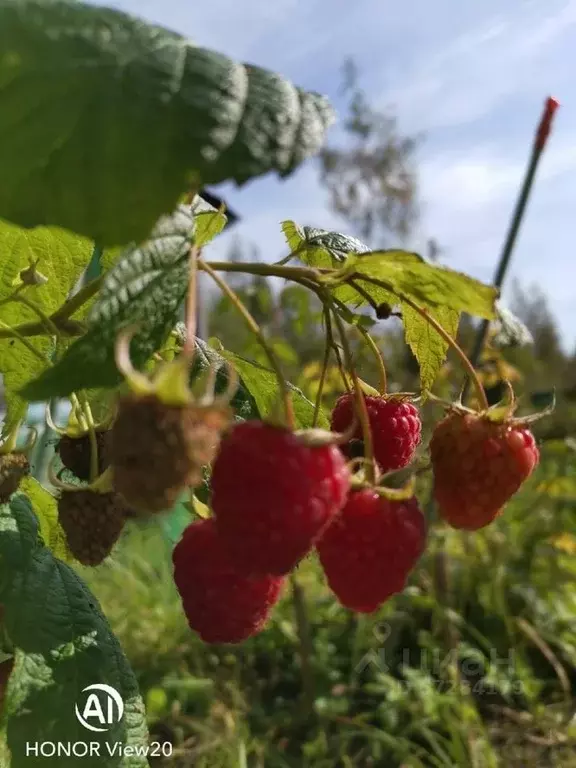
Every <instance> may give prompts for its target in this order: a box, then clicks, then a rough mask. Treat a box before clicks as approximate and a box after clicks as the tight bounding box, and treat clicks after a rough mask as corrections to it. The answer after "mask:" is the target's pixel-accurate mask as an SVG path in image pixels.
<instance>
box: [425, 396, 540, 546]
mask: <svg viewBox="0 0 576 768" xmlns="http://www.w3.org/2000/svg"><path fill="white" fill-rule="evenodd" d="M430 457H431V460H432V468H433V471H434V497H435V499H436V501H437V503H438V507H439V513H440V516H441V517H442V519H444V520H445V521H446V522H447V523H449V524H450V525H451V526H452V527H453V528H463V529H466V530H470V531H474V530H478V529H479V528H483V527H484V526H486V525H488V523H491V522H492V520H494V518H495V517H497V516H498V514H499V513H500V512H501V511H502V507H503V506H504V504H505V503H506V502H507V501H508V499H509V498H510V497H511V496H513V495H514V494H515V493H516V491H517V490H518V489H519V488H520V486H521V485H522V483H523V482H524V481H525V480H526V478H527V477H529V475H530V474H531V473H532V470H533V469H534V467H535V466H536V465H537V464H538V461H539V458H540V454H539V451H538V447H537V446H536V442H535V440H534V436H533V435H532V432H530V430H529V429H527V428H526V427H525V426H522V424H521V423H520V424H514V423H511V422H500V423H496V422H493V421H490V420H489V419H487V418H483V417H481V416H478V415H476V414H462V413H459V412H457V411H453V412H451V413H450V414H448V416H446V417H445V418H444V419H443V420H442V421H441V422H440V423H439V424H438V425H437V426H436V429H435V430H434V434H433V436H432V440H431V441H430Z"/></svg>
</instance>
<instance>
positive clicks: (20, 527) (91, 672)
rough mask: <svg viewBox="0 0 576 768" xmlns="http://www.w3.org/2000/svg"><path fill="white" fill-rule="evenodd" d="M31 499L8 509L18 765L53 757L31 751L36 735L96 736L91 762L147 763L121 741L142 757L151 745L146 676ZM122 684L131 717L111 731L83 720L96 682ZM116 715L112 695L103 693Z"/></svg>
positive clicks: (6, 586)
mask: <svg viewBox="0 0 576 768" xmlns="http://www.w3.org/2000/svg"><path fill="white" fill-rule="evenodd" d="M38 533H39V531H38V524H37V521H36V518H35V516H34V513H33V510H32V506H31V504H30V501H29V500H28V499H27V498H26V496H24V495H23V494H20V493H18V494H15V495H14V496H13V497H12V499H11V502H10V504H5V505H3V506H1V507H0V576H1V578H0V584H1V588H0V600H1V602H2V604H3V606H4V621H5V624H6V628H7V631H8V632H9V635H10V638H11V640H12V642H13V643H14V646H15V649H16V664H15V667H14V671H13V673H12V675H11V678H10V682H9V685H8V691H7V696H6V704H5V706H6V711H7V714H8V725H7V740H8V746H9V747H10V750H11V755H12V759H11V766H12V768H28V767H29V766H30V767H32V768H33V767H34V766H38V767H39V766H41V765H44V764H45V763H46V758H45V757H42V756H41V755H40V754H39V755H37V756H36V755H34V754H33V753H30V752H29V750H28V751H27V750H26V744H27V743H29V742H30V741H31V740H32V741H34V742H40V743H41V742H64V743H68V742H71V743H74V742H86V741H89V742H93V743H94V744H96V745H97V748H96V749H95V750H93V751H92V752H91V753H89V754H88V755H87V756H86V757H83V758H82V761H81V762H82V764H83V765H85V766H87V768H96V766H105V767H106V768H144V767H145V766H147V765H148V761H147V759H146V758H145V757H144V756H140V757H138V756H131V757H127V756H124V755H123V753H122V752H121V751H119V750H118V749H116V750H114V746H115V745H116V744H117V742H122V744H123V745H124V746H127V745H128V746H131V747H132V750H133V751H136V750H142V751H140V755H142V753H143V750H144V749H145V747H146V745H147V743H148V736H147V729H146V717H145V711H144V704H143V701H142V699H141V697H140V694H139V692H138V686H137V683H136V679H135V677H134V675H133V673H132V670H131V669H130V666H129V664H128V662H127V660H126V658H125V656H124V654H123V652H122V649H121V647H120V644H119V643H118V641H117V639H116V638H115V637H114V635H113V634H112V631H111V629H110V627H109V625H108V622H107V621H106V618H105V617H104V615H103V613H102V611H101V610H100V607H99V605H98V602H97V600H96V598H95V597H94V596H93V595H92V594H91V593H90V591H89V590H88V588H87V587H86V586H85V584H84V583H83V582H82V581H81V580H80V578H79V577H78V575H77V574H76V573H75V572H74V571H73V570H72V569H71V568H70V566H68V565H66V564H65V563H62V562H61V561H60V560H58V559H57V558H55V557H54V555H53V554H52V553H51V552H50V550H49V549H48V548H47V547H45V546H44V545H43V543H42V541H41V540H40V538H39V536H38ZM95 682H96V683H99V684H105V685H109V686H111V687H112V688H114V689H115V690H116V691H117V692H118V694H119V695H120V697H121V698H122V700H123V702H124V714H123V717H122V719H121V720H120V721H119V722H113V723H112V724H111V725H110V727H109V728H108V730H106V731H105V732H99V733H96V732H93V731H90V735H89V737H88V736H87V731H86V729H85V728H84V727H83V726H82V725H81V724H80V721H79V719H78V718H77V716H76V711H75V707H76V705H79V708H80V711H81V712H82V711H83V705H84V704H85V701H86V697H87V694H86V693H83V691H84V689H85V688H86V687H87V686H89V685H92V684H94V683H95ZM100 705H101V706H102V707H103V711H104V712H107V706H106V699H105V698H104V699H100ZM57 761H58V765H59V766H62V768H67V767H69V768H74V767H75V766H77V765H78V764H79V759H78V757H75V756H70V757H67V756H64V755H60V757H58V758H57Z"/></svg>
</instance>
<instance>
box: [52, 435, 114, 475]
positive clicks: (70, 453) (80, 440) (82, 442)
mask: <svg viewBox="0 0 576 768" xmlns="http://www.w3.org/2000/svg"><path fill="white" fill-rule="evenodd" d="M95 435H96V444H97V446H98V474H102V472H104V470H105V469H107V468H108V467H109V466H110V457H109V444H110V430H107V429H97V430H96V431H95ZM56 451H57V453H58V454H59V456H60V459H61V460H62V464H64V466H65V467H66V469H69V470H70V472H72V474H73V475H76V477H77V478H78V479H80V480H85V481H86V482H88V481H89V480H90V459H91V455H92V446H91V443H90V436H89V435H88V434H84V435H78V436H73V435H67V434H64V435H62V437H61V438H60V440H59V442H58V445H57V447H56Z"/></svg>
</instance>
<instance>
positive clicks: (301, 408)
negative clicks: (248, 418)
mask: <svg viewBox="0 0 576 768" xmlns="http://www.w3.org/2000/svg"><path fill="white" fill-rule="evenodd" d="M215 342H216V343H217V344H218V352H219V353H220V355H222V357H224V358H226V360H228V361H229V362H230V363H232V365H233V366H234V368H235V369H236V371H237V372H238V375H239V376H240V378H241V380H242V384H243V385H244V386H245V387H246V389H247V390H248V392H249V393H250V395H251V396H252V397H253V399H254V402H255V404H256V409H257V415H258V417H259V418H261V419H264V418H266V417H267V416H271V415H272V414H274V412H275V411H276V409H277V408H278V404H279V403H280V402H281V400H280V387H279V386H278V381H277V379H276V374H275V373H274V372H273V371H271V370H269V369H268V368H265V367H264V366H263V365H260V364H259V363H255V362H253V361H252V360H246V358H244V357H241V356H240V355H237V354H235V353H234V352H230V351H228V350H227V349H223V348H222V345H221V344H220V343H219V342H218V341H217V340H215ZM288 388H289V389H290V393H291V397H292V404H293V406H294V416H295V419H296V426H297V428H298V429H307V428H309V427H311V426H312V422H313V419H314V403H311V402H310V400H308V398H306V397H305V396H304V394H303V392H302V391H301V390H299V389H298V388H297V387H295V386H294V385H293V384H290V383H289V384H288ZM317 426H318V427H319V428H320V429H328V428H329V422H328V419H327V418H326V414H324V413H323V411H322V410H320V412H319V414H318V423H317Z"/></svg>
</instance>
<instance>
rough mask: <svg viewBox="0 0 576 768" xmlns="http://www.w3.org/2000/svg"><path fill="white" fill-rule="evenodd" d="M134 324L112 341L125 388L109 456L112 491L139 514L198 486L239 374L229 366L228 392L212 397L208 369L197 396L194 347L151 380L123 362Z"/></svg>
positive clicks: (226, 421)
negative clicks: (205, 382) (192, 384)
mask: <svg viewBox="0 0 576 768" xmlns="http://www.w3.org/2000/svg"><path fill="white" fill-rule="evenodd" d="M133 334H134V329H133V328H127V329H125V330H124V331H122V332H121V333H120V334H119V336H118V339H117V341H116V365H117V366H118V369H119V370H120V371H121V372H122V373H123V374H124V377H125V380H126V383H127V384H128V386H129V388H130V390H131V391H130V394H128V395H125V396H123V397H121V398H120V401H119V403H118V410H117V416H116V419H115V421H114V424H113V425H112V430H111V432H112V435H111V445H110V458H111V466H112V470H113V476H114V489H115V490H116V491H118V493H120V494H121V495H122V497H123V498H124V500H125V501H126V503H127V504H128V506H129V507H130V508H131V509H133V510H135V511H137V512H140V513H155V512H162V511H164V510H167V509H170V507H172V506H173V505H174V504H175V503H176V501H177V500H178V498H179V497H180V496H181V494H182V493H183V492H184V491H186V489H187V488H194V487H195V486H197V485H200V484H202V482H203V480H204V478H203V474H202V470H203V468H204V467H205V466H206V465H207V464H210V463H211V462H212V460H213V459H214V457H215V455H216V451H217V450H218V445H219V442H220V435H221V433H222V432H223V431H224V430H225V429H226V428H227V427H228V426H229V425H230V424H231V423H232V421H233V416H234V414H233V411H232V408H231V407H230V399H231V397H232V396H233V394H234V392H235V390H236V388H237V384H238V377H237V375H236V373H235V371H233V370H232V369H231V371H230V373H231V374H232V375H231V376H230V377H229V381H228V388H227V391H226V392H225V393H223V394H221V395H218V396H215V395H214V384H215V373H216V372H215V371H211V374H212V376H211V379H209V384H208V387H207V391H206V393H205V395H204V396H203V397H202V398H201V399H200V400H199V401H197V400H196V399H195V397H194V395H193V394H192V392H191V390H190V386H189V378H190V366H191V363H192V361H193V348H192V350H191V349H188V348H186V347H185V349H183V350H182V353H181V354H180V355H179V356H178V357H176V358H175V359H174V360H172V361H171V362H168V363H163V364H162V365H160V366H159V367H158V368H157V369H156V371H155V372H154V375H153V377H152V378H148V377H147V376H144V375H143V374H142V373H138V372H137V371H135V370H134V368H133V367H132V363H131V361H130V350H129V345H130V339H131V338H132V336H133Z"/></svg>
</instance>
